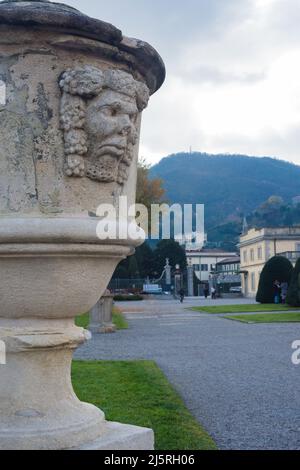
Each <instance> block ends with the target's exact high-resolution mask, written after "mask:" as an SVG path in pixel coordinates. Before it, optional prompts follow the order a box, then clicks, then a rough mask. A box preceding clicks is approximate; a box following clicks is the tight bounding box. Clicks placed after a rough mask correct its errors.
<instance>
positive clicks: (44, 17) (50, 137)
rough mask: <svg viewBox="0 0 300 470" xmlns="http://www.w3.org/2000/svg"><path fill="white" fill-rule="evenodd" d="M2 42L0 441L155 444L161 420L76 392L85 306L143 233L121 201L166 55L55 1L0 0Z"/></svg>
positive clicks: (131, 189)
mask: <svg viewBox="0 0 300 470" xmlns="http://www.w3.org/2000/svg"><path fill="white" fill-rule="evenodd" d="M99 11H100V10H99ZM0 48H1V57H0V79H1V81H2V82H3V83H4V84H5V94H2V96H5V99H3V100H2V99H1V100H0V101H1V102H0V116H1V119H0V217H1V223H0V279H1V282H0V299H1V306H0V344H1V345H2V346H3V348H2V349H4V350H5V359H6V361H5V362H6V365H1V380H0V449H116V450H117V449H121V450H122V449H151V448H152V447H153V433H152V431H151V430H149V429H143V428H136V427H131V426H127V425H126V426H124V425H120V424H116V423H108V422H107V421H106V420H105V417H104V414H103V413H102V411H100V410H99V409H98V408H96V407H94V406H92V405H90V404H86V403H81V402H80V401H79V399H78V398H77V397H76V395H75V393H74V391H73V388H72V384H71V378H70V366H71V361H72V353H73V351H74V349H76V348H77V347H78V346H79V345H80V344H82V343H83V342H84V341H85V340H86V339H87V337H88V335H89V333H88V332H86V331H85V330H84V329H82V328H78V327H76V326H75V324H74V319H75V317H76V316H77V315H80V314H81V313H82V312H87V311H89V310H90V309H91V308H92V306H93V305H95V303H96V302H97V300H98V299H99V297H101V296H102V295H103V293H104V292H105V290H106V288H107V285H108V283H109V280H110V278H111V276H112V274H113V272H114V270H115V268H116V266H117V264H118V263H119V262H120V261H121V260H122V259H124V258H126V257H127V256H128V255H130V254H132V253H133V252H134V249H135V247H136V246H138V245H139V244H140V243H141V242H142V239H143V235H142V233H141V231H138V229H137V233H138V235H137V236H135V237H130V236H129V232H128V231H127V225H126V224H127V223H128V222H129V223H131V224H132V225H134V221H133V219H132V218H129V217H127V216H126V214H125V215H124V214H123V215H122V218H121V217H119V215H118V209H119V201H120V197H121V196H123V197H126V198H127V202H128V205H130V204H132V203H134V201H135V187H136V163H137V157H138V146H139V132H140V124H141V113H142V110H143V109H144V108H145V107H146V106H147V103H148V99H149V96H150V95H151V94H153V93H154V92H155V91H156V90H157V89H158V88H159V87H160V86H161V84H162V83H163V81H164V76H165V70H164V65H163V62H162V60H161V59H160V57H159V55H158V54H157V52H156V51H155V50H154V49H153V48H152V47H151V46H149V45H148V44H146V43H144V42H142V41H138V40H136V39H130V38H127V37H125V36H123V34H122V32H121V31H120V30H119V29H117V28H115V27H114V26H112V25H110V24H108V23H104V22H102V21H100V20H96V19H93V18H89V17H87V16H85V15H83V14H82V13H80V12H79V11H77V10H76V9H74V8H71V7H68V6H66V5H61V4H58V3H52V2H48V1H27V2H22V1H17V0H15V1H14V0H11V1H5V2H1V3H0ZM104 204H106V206H103V205H104ZM107 208H109V217H108V218H107V223H108V225H109V227H110V228H111V230H110V233H109V234H106V236H103V230H102V225H101V224H102V222H103V215H104V214H103V212H105V209H106V211H107ZM124 232H125V236H124ZM130 233H133V232H132V231H131V232H130ZM2 356H3V354H2ZM2 359H3V358H2ZM2 362H3V361H2Z"/></svg>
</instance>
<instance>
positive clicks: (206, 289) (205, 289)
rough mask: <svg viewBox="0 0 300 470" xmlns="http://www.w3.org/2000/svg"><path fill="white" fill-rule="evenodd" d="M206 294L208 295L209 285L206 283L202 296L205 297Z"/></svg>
mask: <svg viewBox="0 0 300 470" xmlns="http://www.w3.org/2000/svg"><path fill="white" fill-rule="evenodd" d="M208 296H209V287H208V285H206V286H205V288H204V297H205V298H206V299H207V297H208Z"/></svg>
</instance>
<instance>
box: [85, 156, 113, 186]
mask: <svg viewBox="0 0 300 470" xmlns="http://www.w3.org/2000/svg"><path fill="white" fill-rule="evenodd" d="M118 164H119V159H118V158H117V157H115V156H113V155H101V156H100V157H97V158H95V159H94V160H92V161H91V160H88V161H87V163H86V176H87V177H88V178H90V179H92V180H95V181H102V182H106V183H112V182H114V181H116V180H117V176H118V166H119V165H118Z"/></svg>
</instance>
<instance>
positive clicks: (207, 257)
mask: <svg viewBox="0 0 300 470" xmlns="http://www.w3.org/2000/svg"><path fill="white" fill-rule="evenodd" d="M234 255H235V253H230V252H227V251H223V250H220V249H209V248H201V249H186V257H187V262H188V264H192V265H193V267H194V271H195V274H196V276H197V278H198V279H199V281H200V286H199V295H201V292H202V290H203V288H204V286H205V285H207V284H210V285H211V284H212V273H214V272H215V270H216V266H217V263H219V262H220V261H223V260H224V259H226V258H231V257H232V256H234Z"/></svg>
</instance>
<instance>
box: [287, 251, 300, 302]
mask: <svg viewBox="0 0 300 470" xmlns="http://www.w3.org/2000/svg"><path fill="white" fill-rule="evenodd" d="M286 301H287V303H288V305H290V306H291V307H300V258H299V259H298V261H297V263H296V266H295V268H294V271H293V274H292V279H291V282H290V285H289V290H288V293H287V297H286Z"/></svg>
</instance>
